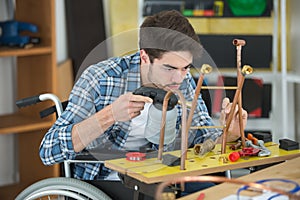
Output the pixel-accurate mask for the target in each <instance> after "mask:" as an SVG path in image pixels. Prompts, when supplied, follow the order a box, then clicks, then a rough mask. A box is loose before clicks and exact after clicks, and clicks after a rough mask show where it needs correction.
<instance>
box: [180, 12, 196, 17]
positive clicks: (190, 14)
mask: <svg viewBox="0 0 300 200" xmlns="http://www.w3.org/2000/svg"><path fill="white" fill-rule="evenodd" d="M182 14H183V15H184V16H186V17H190V16H193V15H194V14H193V10H183V12H182Z"/></svg>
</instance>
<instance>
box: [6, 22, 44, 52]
mask: <svg viewBox="0 0 300 200" xmlns="http://www.w3.org/2000/svg"><path fill="white" fill-rule="evenodd" d="M0 29H1V32H0V34H1V35H0V46H19V47H22V48H23V47H25V46H26V45H27V44H36V43H39V41H40V40H39V38H37V37H30V36H25V35H20V32H22V31H30V32H32V33H36V32H37V31H38V28H37V26H36V25H33V24H31V23H26V22H19V21H15V20H9V21H4V22H0Z"/></svg>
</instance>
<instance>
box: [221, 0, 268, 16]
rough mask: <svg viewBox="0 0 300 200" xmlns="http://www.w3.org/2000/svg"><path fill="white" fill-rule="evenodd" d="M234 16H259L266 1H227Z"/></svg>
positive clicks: (264, 8) (264, 7) (263, 9)
mask: <svg viewBox="0 0 300 200" xmlns="http://www.w3.org/2000/svg"><path fill="white" fill-rule="evenodd" d="M227 2H228V5H229V8H230V10H231V12H232V13H233V14H234V15H235V16H260V15H262V14H263V13H264V11H265V10H266V7H267V0H227Z"/></svg>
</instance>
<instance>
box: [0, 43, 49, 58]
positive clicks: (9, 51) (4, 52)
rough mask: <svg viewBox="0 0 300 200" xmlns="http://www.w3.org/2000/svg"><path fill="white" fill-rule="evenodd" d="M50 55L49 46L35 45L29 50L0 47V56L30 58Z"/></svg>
mask: <svg viewBox="0 0 300 200" xmlns="http://www.w3.org/2000/svg"><path fill="white" fill-rule="evenodd" d="M49 53H52V49H51V47H50V46H43V45H37V46H34V47H32V48H29V49H22V48H17V47H0V56H1V57H4V56H31V55H43V54H49Z"/></svg>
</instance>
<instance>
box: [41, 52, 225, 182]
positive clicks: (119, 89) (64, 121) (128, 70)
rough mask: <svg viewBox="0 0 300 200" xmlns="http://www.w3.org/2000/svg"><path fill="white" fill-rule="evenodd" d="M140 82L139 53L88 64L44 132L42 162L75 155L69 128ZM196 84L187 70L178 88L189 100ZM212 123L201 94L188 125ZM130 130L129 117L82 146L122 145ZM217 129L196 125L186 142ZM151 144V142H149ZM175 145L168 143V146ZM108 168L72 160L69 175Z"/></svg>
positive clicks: (93, 175) (88, 176) (97, 173)
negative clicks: (53, 120)
mask: <svg viewBox="0 0 300 200" xmlns="http://www.w3.org/2000/svg"><path fill="white" fill-rule="evenodd" d="M140 86H141V77H140V55H139V53H135V54H132V55H129V56H124V57H117V58H111V59H108V60H105V61H102V62H99V63H97V64H94V65H91V66H89V67H88V68H87V69H86V70H85V71H84V72H83V74H82V75H81V77H80V78H79V79H78V81H77V82H76V84H75V85H74V87H73V89H72V91H71V94H70V97H69V103H68V106H67V108H66V109H65V111H64V112H63V113H62V114H61V116H60V117H59V118H58V119H57V120H56V122H55V123H54V124H53V126H52V127H51V128H50V129H49V130H48V132H47V133H46V134H45V136H44V138H43V141H42V143H41V146H40V157H41V160H42V161H43V163H44V164H45V165H52V164H55V163H61V162H63V161H64V160H68V159H74V158H75V156H76V155H78V154H77V153H76V152H75V151H74V148H73V144H72V138H71V130H72V127H73V126H74V125H75V124H76V123H78V122H81V121H82V120H84V119H86V118H88V117H89V116H91V115H93V114H94V113H96V112H97V111H99V110H101V109H103V108H104V107H105V106H107V105H109V104H111V103H112V102H114V101H115V100H116V99H117V98H118V97H119V96H120V95H122V94H124V93H127V92H133V91H134V90H135V89H137V88H139V87H140ZM195 87H196V84H195V82H194V80H193V78H192V76H191V74H190V73H188V74H187V76H186V77H185V80H184V81H183V83H182V85H181V87H180V90H181V92H182V93H183V95H184V96H185V98H186V100H187V101H192V99H193V96H194V88H195ZM177 109H178V118H177V126H176V130H177V133H178V132H179V129H180V125H181V114H182V110H181V106H179V105H177ZM210 125H213V123H212V120H211V118H210V116H209V114H208V111H207V108H206V106H205V103H204V101H203V100H202V98H201V96H200V97H199V99H198V107H197V108H196V111H195V113H194V116H193V123H192V126H210ZM129 132H130V121H128V122H117V123H115V124H114V125H112V126H111V127H110V128H108V129H107V130H106V131H105V132H104V134H103V135H101V136H100V137H99V138H98V139H97V140H95V141H93V142H92V143H91V144H89V145H88V146H87V147H86V149H87V150H88V149H91V148H93V147H96V146H101V145H103V144H104V143H105V144H107V143H109V144H110V145H111V148H113V149H122V147H123V146H124V144H125V142H126V139H127V136H128V134H129ZM221 133H222V132H221V131H220V130H218V129H198V130H196V131H195V130H194V131H190V132H189V145H193V144H197V143H201V142H203V141H204V140H205V139H207V138H212V139H216V138H217V137H219V136H220V135H221ZM152 146H153V148H155V145H152ZM174 146H175V145H168V147H166V149H167V150H172V148H174ZM109 172H110V170H109V169H107V168H105V167H104V166H103V164H101V163H97V164H91V163H76V164H75V166H74V168H73V174H74V175H73V176H74V177H75V178H78V179H83V180H95V179H103V178H105V177H106V176H107V175H108V174H109Z"/></svg>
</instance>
